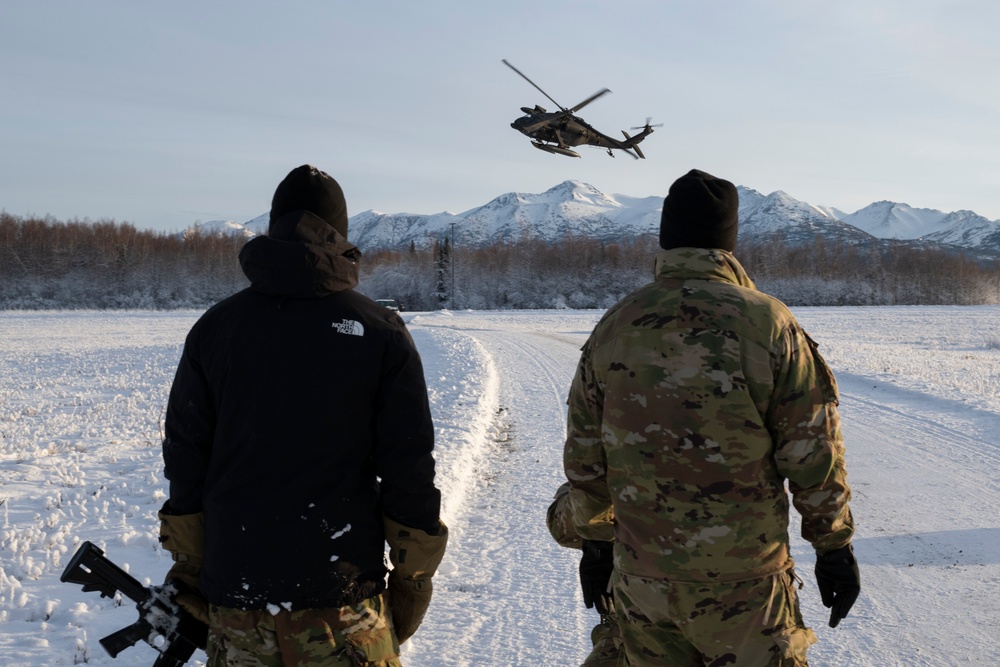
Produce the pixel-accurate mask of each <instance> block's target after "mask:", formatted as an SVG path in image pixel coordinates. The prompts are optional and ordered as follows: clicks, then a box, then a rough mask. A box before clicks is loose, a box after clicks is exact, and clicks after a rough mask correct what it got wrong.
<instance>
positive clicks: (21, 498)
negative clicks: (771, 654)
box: [0, 307, 1000, 667]
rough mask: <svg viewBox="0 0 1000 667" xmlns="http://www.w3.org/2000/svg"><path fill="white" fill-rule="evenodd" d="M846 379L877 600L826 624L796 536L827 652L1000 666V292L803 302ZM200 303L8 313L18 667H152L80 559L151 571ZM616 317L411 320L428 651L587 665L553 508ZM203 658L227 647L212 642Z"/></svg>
mask: <svg viewBox="0 0 1000 667" xmlns="http://www.w3.org/2000/svg"><path fill="white" fill-rule="evenodd" d="M795 312H796V313H797V315H798V316H799V318H800V320H801V321H802V323H803V324H804V326H805V327H806V328H807V329H808V330H809V332H810V333H811V334H812V336H813V337H814V338H815V339H816V340H817V341H818V342H819V343H820V346H821V350H822V351H823V353H824V355H825V356H826V358H827V359H828V361H829V362H830V364H831V366H832V367H833V369H834V371H835V372H836V374H837V378H838V380H839V383H840V387H841V394H842V402H841V413H842V417H843V420H844V433H845V437H846V440H847V451H848V459H847V463H848V470H849V473H850V481H851V484H852V486H853V488H854V494H855V500H854V503H853V509H854V513H855V517H856V520H857V524H858V534H857V536H856V538H855V548H856V552H857V555H858V559H859V561H860V565H861V573H862V582H863V583H862V594H861V598H860V599H859V601H858V603H857V605H856V606H855V608H854V610H853V612H852V614H851V615H850V616H849V617H848V618H847V619H846V620H845V621H844V622H843V623H841V625H840V627H838V628H837V629H836V630H831V629H830V628H828V627H827V625H826V618H827V612H826V610H825V609H823V607H822V606H821V604H820V602H819V594H818V592H817V591H816V587H815V584H814V581H813V578H812V564H813V556H812V553H811V550H810V549H809V548H808V546H807V545H806V544H804V543H803V542H802V541H801V540H799V539H798V537H797V536H795V544H794V555H795V557H796V560H797V561H798V563H799V567H798V569H799V572H800V574H802V576H803V578H804V579H805V581H806V587H805V589H804V590H803V591H802V600H803V612H804V614H805V617H806V621H807V623H808V624H809V625H811V626H812V627H813V628H814V629H815V630H816V632H817V634H818V635H819V637H820V643H819V644H817V645H816V646H815V647H814V648H813V649H812V650H811V652H810V663H811V664H812V665H813V666H814V667H817V666H825V665H828V666H837V667H892V666H900V667H919V666H926V667H946V666H949V665H969V664H976V665H992V666H996V665H1000V595H998V593H1000V493H998V491H1000V483H998V481H997V478H998V472H1000V444H998V437H1000V308H997V307H983V308H951V307H934V308H931V307H911V308H836V309H835V308H802V309H796V311H795ZM197 315H198V313H195V312H168V313H152V312H128V313H97V312H42V313H35V312H4V313H0V665H2V666H3V667H14V666H28V665H30V666H32V667H36V666H42V665H51V666H58V667H62V666H65V665H73V664H81V663H87V664H92V665H119V666H121V667H130V666H139V665H142V666H145V665H150V664H152V662H153V659H154V658H155V653H154V651H153V650H152V649H151V648H149V647H148V646H145V645H142V644H141V645H138V646H136V647H135V648H132V649H128V650H127V651H125V652H124V653H122V654H121V655H120V656H119V658H118V659H117V660H112V659H111V658H110V657H108V656H107V655H106V654H105V653H104V651H103V649H102V648H101V647H100V645H99V644H98V639H99V638H101V637H103V636H105V635H107V634H109V633H111V632H112V631H114V630H117V629H118V628H120V627H123V626H125V625H128V624H130V623H131V622H132V621H133V620H134V619H135V617H136V614H135V608H134V606H132V605H131V604H130V603H128V602H127V601H126V603H124V604H122V603H121V601H119V600H108V599H104V598H101V597H99V596H98V595H97V594H96V593H83V592H82V591H81V590H80V589H79V587H78V586H74V585H70V584H62V583H60V582H59V575H60V574H61V572H62V569H63V567H64V566H65V564H66V562H67V561H68V559H69V557H70V556H71V555H72V554H73V552H74V551H75V548H76V545H77V544H78V543H79V542H81V541H83V540H90V541H92V542H94V543H96V544H97V545H98V546H100V547H101V548H103V549H104V550H105V551H106V553H107V555H108V557H109V558H111V559H112V560H114V561H116V562H117V563H119V564H120V565H122V566H123V567H125V568H126V569H128V570H129V571H130V572H131V573H132V574H133V575H134V576H136V577H137V578H139V579H140V581H143V582H145V583H159V582H160V581H161V580H162V577H163V575H164V573H165V572H166V571H167V569H168V567H169V559H168V557H167V555H166V554H165V553H164V552H163V551H162V550H161V549H160V548H159V546H158V544H157V539H156V536H157V531H158V524H157V520H156V511H157V509H158V508H159V507H160V505H161V504H162V502H163V500H164V497H165V492H166V489H167V485H166V482H165V480H164V479H163V476H162V473H161V463H160V449H159V442H160V437H161V430H162V426H161V422H162V419H163V411H164V404H165V401H166V397H167V392H168V389H169V386H170V382H171V379H172V377H173V372H174V366H175V364H176V361H177V359H178V357H179V355H180V352H181V345H182V343H183V339H184V336H185V334H186V332H187V330H188V328H189V327H190V326H191V324H192V323H193V322H194V321H195V319H196V317H197ZM599 315H600V313H599V312H597V311H532V312H454V313H451V312H447V311H440V312H433V313H406V314H404V319H406V320H407V321H408V323H409V326H410V330H411V332H412V334H413V337H414V339H415V340H416V342H417V345H418V347H419V348H420V351H421V354H422V356H423V359H424V365H425V370H426V375H427V382H428V387H429V390H430V395H431V405H432V410H433V413H434V417H435V422H436V425H437V439H438V444H437V460H438V471H439V475H438V481H439V486H440V487H441V489H442V491H443V493H444V511H443V513H444V520H445V521H446V522H447V523H448V525H449V526H450V527H451V531H452V537H451V543H450V548H449V552H448V554H447V556H446V557H445V561H444V563H443V564H442V567H441V571H440V573H439V576H438V577H437V578H436V579H435V591H436V592H435V598H434V602H433V604H432V606H431V609H430V611H429V613H428V617H427V619H426V621H425V624H424V626H423V627H422V628H421V630H420V632H419V633H418V634H417V635H416V637H414V638H413V639H412V640H411V641H410V642H408V643H407V644H406V646H404V653H403V658H404V665H406V667H441V666H455V667H458V666H465V667H509V666H512V665H518V666H527V667H550V666H554V665H575V664H579V663H580V662H581V661H582V659H583V657H584V656H585V654H586V652H587V650H588V648H589V646H588V644H589V629H590V627H591V626H592V625H593V623H595V622H596V620H597V619H596V614H595V613H594V612H593V611H592V610H587V609H585V608H584V607H583V603H582V601H581V597H580V595H579V593H578V585H577V580H576V563H577V556H576V554H575V553H574V552H572V551H570V550H566V549H561V548H560V547H558V546H556V545H555V544H554V543H553V542H552V541H551V539H550V538H549V536H548V533H547V531H546V529H545V525H544V515H545V509H546V507H547V506H548V504H549V501H550V498H551V496H552V493H553V492H554V491H555V489H556V487H557V486H558V485H559V484H560V483H561V481H562V473H561V463H560V462H561V449H562V440H563V435H564V429H565V424H564V421H565V396H566V392H567V390H568V387H569V382H570V379H571V377H572V373H573V369H574V366H575V363H576V360H577V358H578V354H579V348H580V346H581V345H582V343H583V341H584V339H585V338H586V335H587V334H588V333H589V331H590V329H591V328H592V327H593V325H594V323H595V322H596V320H597V318H598V317H599ZM195 658H196V660H195V661H194V662H195V663H196V664H202V661H203V660H204V655H203V654H202V653H200V652H199V653H196V654H195Z"/></svg>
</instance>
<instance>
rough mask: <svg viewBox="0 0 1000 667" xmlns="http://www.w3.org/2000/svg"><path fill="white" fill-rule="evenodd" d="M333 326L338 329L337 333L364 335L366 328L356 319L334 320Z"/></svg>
mask: <svg viewBox="0 0 1000 667" xmlns="http://www.w3.org/2000/svg"><path fill="white" fill-rule="evenodd" d="M333 328H334V329H336V330H337V333H342V334H348V335H350V336H364V335H365V328H364V326H363V325H362V324H361V322H358V321H356V320H344V321H342V322H334V323H333Z"/></svg>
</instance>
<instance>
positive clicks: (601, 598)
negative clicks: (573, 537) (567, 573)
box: [580, 540, 615, 614]
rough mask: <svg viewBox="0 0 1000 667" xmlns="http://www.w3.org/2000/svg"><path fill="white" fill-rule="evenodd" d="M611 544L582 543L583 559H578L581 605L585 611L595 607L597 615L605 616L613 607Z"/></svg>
mask: <svg viewBox="0 0 1000 667" xmlns="http://www.w3.org/2000/svg"><path fill="white" fill-rule="evenodd" d="M613 544H614V543H613V542H599V541H596V540H584V541H583V557H582V558H580V586H581V587H582V588H583V604H585V605H587V609H590V608H591V607H596V608H597V611H598V613H600V614H607V613H608V612H609V611H611V609H612V607H613V605H612V602H611V593H609V592H608V587H609V584H610V583H611V573H612V572H613V571H614V569H615V564H614V555H613V551H614V550H613Z"/></svg>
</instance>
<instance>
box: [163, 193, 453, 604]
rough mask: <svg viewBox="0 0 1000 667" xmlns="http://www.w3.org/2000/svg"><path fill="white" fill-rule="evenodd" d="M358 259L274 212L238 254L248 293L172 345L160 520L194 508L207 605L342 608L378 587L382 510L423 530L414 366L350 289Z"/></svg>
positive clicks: (424, 435) (426, 518) (425, 511)
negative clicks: (180, 348) (201, 529)
mask: <svg viewBox="0 0 1000 667" xmlns="http://www.w3.org/2000/svg"><path fill="white" fill-rule="evenodd" d="M359 257H360V253H358V251H357V249H356V248H355V247H354V246H353V245H351V244H350V243H348V242H347V240H346V239H344V238H343V237H342V236H340V234H338V233H336V232H334V231H333V229H332V228H331V227H329V226H327V225H326V224H325V223H324V222H323V221H322V220H320V219H319V218H317V217H315V216H313V215H312V214H311V213H307V212H305V211H298V212H295V213H291V214H289V215H287V216H284V217H283V218H281V219H280V220H278V221H276V223H275V225H274V227H273V228H272V231H271V234H270V236H267V237H258V238H255V239H253V240H251V241H250V242H248V243H247V244H246V245H245V246H244V248H243V250H242V252H241V253H240V263H241V265H242V267H243V270H244V272H245V273H246V274H247V277H248V278H250V281H251V287H250V288H248V289H246V290H243V291H242V292H239V293H237V294H235V295H233V296H231V297H229V298H228V299H225V300H224V301H222V302H220V303H218V304H216V305H215V306H213V307H212V308H211V309H209V310H208V311H207V312H206V313H205V314H204V315H203V316H202V317H201V318H200V319H199V320H198V322H197V323H196V324H195V325H194V327H193V328H192V329H191V332H190V333H189V334H188V337H187V340H186V342H185V345H184V352H183V355H182V358H181V361H180V364H179V366H178V369H177V375H176V377H175V379H174V384H173V387H172V388H171V391H170V399H169V403H168V406H167V415H166V423H165V436H166V437H165V439H164V442H163V458H164V463H165V472H166V477H167V479H169V480H170V499H169V501H168V503H167V506H166V509H167V511H168V512H172V513H174V514H189V513H194V512H199V511H204V514H205V560H204V565H203V568H202V575H201V591H202V593H203V594H204V595H205V597H206V598H207V599H208V601H209V602H211V603H213V604H216V605H221V606H224V607H231V608H238V609H263V608H265V607H267V606H268V605H269V604H270V605H280V606H283V607H285V608H294V609H301V608H320V607H340V606H344V605H348V604H353V603H355V602H358V601H360V600H363V599H365V598H368V597H371V596H372V595H375V594H377V593H379V592H381V591H382V590H383V589H384V577H385V572H386V568H385V560H384V552H385V541H384V535H383V528H382V514H383V512H384V513H385V514H387V515H388V516H390V517H392V518H393V519H395V520H396V521H398V522H399V523H402V524H404V525H408V526H413V527H416V528H421V529H423V530H426V531H429V532H432V533H434V532H436V530H437V525H438V523H437V521H438V512H439V508H440V493H439V492H438V490H437V489H436V488H435V486H434V459H433V456H432V449H433V441H434V430H433V425H432V423H431V415H430V409H429V406H428V401H427V389H426V386H425V383H424V375H423V368H422V366H421V362H420V357H419V355H418V354H417V350H416V348H415V347H414V344H413V340H412V339H411V338H410V335H409V333H408V332H407V331H406V327H405V325H404V324H403V321H402V319H400V317H399V316H398V315H397V314H396V313H393V312H390V311H388V310H386V309H384V308H382V307H380V306H378V305H376V304H375V303H374V302H373V301H371V300H370V299H368V298H367V297H364V296H362V295H360V294H358V293H356V292H354V291H353V290H352V288H353V287H354V286H355V285H356V284H357V259H358V258H359Z"/></svg>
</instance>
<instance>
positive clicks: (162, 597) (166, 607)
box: [59, 542, 208, 667]
mask: <svg viewBox="0 0 1000 667" xmlns="http://www.w3.org/2000/svg"><path fill="white" fill-rule="evenodd" d="M59 580H60V581H63V582H69V583H71V584H81V585H82V586H83V590H84V592H87V593H90V592H92V591H99V592H100V594H101V596H102V597H107V598H111V597H114V595H115V593H116V592H118V591H121V592H122V593H123V594H124V595H125V596H126V597H128V598H129V599H131V600H132V601H133V602H135V603H136V607H137V608H138V609H139V620H138V621H136V622H135V623H133V624H132V625H129V626H127V627H124V628H122V629H121V630H118V631H117V632H113V633H111V634H110V635H108V636H107V637H105V638H103V639H101V640H100V642H101V646H103V647H104V650H105V651H107V652H108V654H109V655H110V656H111V657H112V658H115V657H117V656H118V654H119V653H121V652H122V651H124V650H125V649H127V648H128V647H130V646H135V644H136V643H137V642H139V641H140V640H142V641H144V642H146V643H147V644H149V645H150V646H152V647H153V648H154V649H156V651H157V652H159V654H160V655H159V656H158V657H157V658H156V662H154V663H153V667H183V665H184V664H185V663H186V662H187V661H188V660H189V659H190V658H191V655H192V654H193V653H194V650H195V649H196V648H201V649H203V648H205V644H206V642H207V639H208V626H207V625H205V624H204V623H202V622H201V621H199V620H198V619H196V618H195V617H193V616H191V615H190V614H189V613H188V612H186V611H185V610H184V609H182V608H181V607H180V606H179V605H178V604H177V603H176V602H174V600H173V597H174V595H176V593H177V589H176V587H175V586H174V585H173V584H172V583H171V584H167V585H165V586H150V587H149V588H147V587H145V586H143V585H142V584H140V583H139V582H138V580H136V579H135V577H133V576H132V575H130V574H129V573H128V572H126V571H125V570H123V569H121V568H120V567H118V566H117V565H115V564H114V563H112V562H111V561H110V560H108V559H107V558H105V557H104V552H103V551H101V550H100V549H98V548H97V547H96V546H94V545H93V544H92V543H90V542H84V543H83V544H81V545H80V548H79V549H77V550H76V553H75V554H74V555H73V559H72V560H71V561H70V562H69V565H67V566H66V569H65V570H63V573H62V576H61V577H59Z"/></svg>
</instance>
